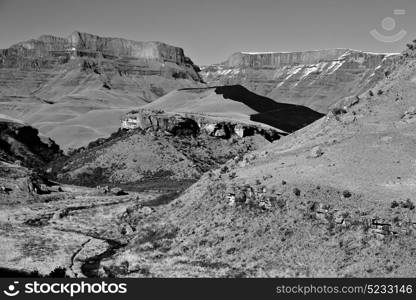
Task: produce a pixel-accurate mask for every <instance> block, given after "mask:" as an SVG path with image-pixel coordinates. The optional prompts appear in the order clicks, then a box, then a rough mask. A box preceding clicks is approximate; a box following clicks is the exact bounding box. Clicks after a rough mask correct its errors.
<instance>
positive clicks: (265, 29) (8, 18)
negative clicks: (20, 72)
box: [0, 0, 416, 65]
mask: <svg viewBox="0 0 416 300" xmlns="http://www.w3.org/2000/svg"><path fill="white" fill-rule="evenodd" d="M395 9H405V10H406V14H405V15H402V14H394V13H393V11H394V10H395ZM383 20H384V21H383ZM392 20H394V21H395V23H394V21H392ZM373 29H377V30H378V33H379V34H380V35H382V37H383V36H386V37H387V38H389V37H393V38H394V37H396V36H395V34H399V33H400V31H403V30H405V31H406V32H407V35H406V36H405V37H404V38H402V39H400V40H398V41H396V42H393V43H386V42H382V41H380V40H379V39H376V38H374V37H373V36H372V35H371V34H370V31H371V30H373ZM75 30H79V31H84V32H89V33H93V34H98V35H102V36H112V37H124V38H127V39H133V40H139V41H153V40H159V41H163V42H166V43H169V44H173V45H176V46H180V47H183V48H184V49H185V53H186V54H187V55H188V56H190V57H191V58H192V59H193V60H194V61H195V62H196V63H197V64H201V65H204V64H210V63H216V62H220V61H223V60H225V59H226V58H227V57H228V56H229V55H230V54H231V53H233V52H236V51H299V50H314V49H329V48H353V49H358V50H366V51H373V52H400V51H401V50H402V49H404V46H405V44H406V43H407V42H409V41H410V40H413V39H416V32H415V31H416V1H415V0H394V1H393V0H136V1H133V0H0V48H7V47H8V46H10V45H12V44H14V43H17V42H19V41H22V40H28V39H31V38H35V37H38V36H40V35H42V34H53V35H58V36H67V35H69V34H70V33H71V32H73V31H75Z"/></svg>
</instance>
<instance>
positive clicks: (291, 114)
mask: <svg viewBox="0 0 416 300" xmlns="http://www.w3.org/2000/svg"><path fill="white" fill-rule="evenodd" d="M206 89H215V93H216V94H219V95H222V96H223V97H224V98H225V99H230V100H233V101H238V102H241V103H243V104H245V105H247V106H248V107H250V108H251V109H253V110H255V111H257V114H253V115H250V120H252V121H255V122H259V123H263V124H267V125H269V126H272V127H275V128H278V129H281V130H284V131H286V132H294V131H296V130H299V129H301V128H303V127H305V126H307V125H309V124H311V123H313V122H314V121H316V120H318V119H320V118H322V117H323V116H324V114H321V113H319V112H317V111H314V110H312V109H310V108H308V107H306V106H302V105H294V104H288V103H279V102H276V101H274V100H272V99H270V98H267V97H264V96H260V95H258V94H256V93H253V92H251V91H249V90H248V89H246V88H245V87H243V86H241V85H228V86H215V87H209V88H197V89H194V88H185V89H181V90H206Z"/></svg>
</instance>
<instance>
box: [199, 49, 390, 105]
mask: <svg viewBox="0 0 416 300" xmlns="http://www.w3.org/2000/svg"><path fill="white" fill-rule="evenodd" d="M397 58H398V55H394V54H378V53H370V52H361V51H356V50H350V49H331V50H317V51H305V52H287V53H277V52H276V53H275V52H238V53H234V54H233V55H231V56H230V58H229V59H228V60H226V61H225V62H223V63H220V64H216V65H212V66H206V67H203V68H202V76H203V78H204V80H205V81H206V82H208V83H211V84H213V85H215V84H241V85H243V86H245V87H246V88H248V89H250V90H252V91H254V92H256V93H258V94H260V95H263V96H267V97H270V98H272V99H274V100H276V101H278V102H286V103H293V104H301V105H306V106H308V107H310V108H312V109H315V110H318V111H320V112H322V113H327V112H328V111H329V110H330V109H331V108H333V107H334V106H337V105H338V103H339V102H340V101H342V100H343V99H344V98H346V97H353V96H359V95H360V94H362V93H364V92H366V91H368V90H369V89H371V88H373V87H374V86H375V85H376V84H377V83H378V82H379V81H380V80H381V79H383V78H385V77H386V76H388V75H389V74H390V73H391V69H392V68H393V67H394V65H395V63H396V62H397Z"/></svg>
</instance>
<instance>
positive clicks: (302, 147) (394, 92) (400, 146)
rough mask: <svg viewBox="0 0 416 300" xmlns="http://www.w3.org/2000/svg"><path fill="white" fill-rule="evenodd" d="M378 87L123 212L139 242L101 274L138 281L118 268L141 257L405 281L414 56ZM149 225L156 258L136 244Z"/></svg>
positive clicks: (177, 265)
mask: <svg viewBox="0 0 416 300" xmlns="http://www.w3.org/2000/svg"><path fill="white" fill-rule="evenodd" d="M375 89H376V90H379V91H380V92H379V93H378V95H373V96H371V95H368V96H367V97H365V98H362V99H361V100H360V101H359V102H358V103H355V104H354V105H351V106H350V107H349V108H347V111H346V112H336V113H335V114H334V113H330V114H328V116H327V117H325V118H322V119H320V120H318V121H316V122H314V123H313V124H311V125H309V126H307V127H305V128H303V129H301V130H299V131H297V132H295V133H294V134H291V135H289V136H287V137H283V138H282V139H280V140H279V142H277V143H272V144H270V145H268V146H266V147H265V148H262V149H261V150H259V151H255V152H253V153H250V154H247V155H245V156H244V158H242V159H236V160H232V161H229V162H228V163H227V164H226V166H224V167H223V168H221V170H216V171H215V172H213V173H211V174H207V175H205V176H203V177H202V178H201V180H199V181H198V182H197V183H195V184H194V185H193V186H192V187H191V188H189V189H188V190H187V191H186V193H185V194H184V195H182V196H181V197H179V198H178V199H177V200H175V201H174V202H172V203H170V204H169V205H168V206H167V207H165V208H162V209H160V210H159V211H158V212H157V214H156V215H153V216H152V217H151V218H140V217H139V216H137V217H135V216H131V217H130V219H129V220H130V222H131V225H132V226H133V225H134V226H137V227H136V228H137V229H138V237H137V239H136V240H135V241H133V242H131V243H130V245H129V247H128V248H126V249H125V250H124V251H123V252H120V253H119V254H118V255H116V256H115V257H112V259H111V261H110V260H107V261H106V262H104V263H103V267H102V270H103V272H106V274H112V275H114V274H124V275H128V276H137V277H140V276H142V275H141V274H139V273H138V272H135V271H134V268H133V267H132V268H129V270H132V271H128V270H127V271H125V272H124V273H123V271H120V270H121V269H120V266H122V265H123V264H124V265H126V264H127V265H130V266H133V265H137V263H138V262H139V261H140V264H141V265H146V266H149V267H148V269H147V271H148V274H150V275H151V276H162V274H165V275H164V276H219V277H236V276H242V277H321V276H323V277H351V276H357V277H414V276H415V274H416V268H415V266H414V264H413V263H412V262H413V261H414V260H415V258H416V257H415V255H416V253H415V251H414V245H415V243H416V235H415V228H416V209H415V202H416V199H415V198H414V195H415V192H416V178H415V176H414V174H415V168H416V164H415V162H416V154H415V151H414V147H415V143H416V135H415V132H416V131H415V126H416V109H415V106H416V101H415V99H416V98H415V95H416V53H415V52H413V51H407V52H405V53H404V54H403V56H401V57H400V58H399V61H398V64H397V67H396V68H395V69H394V70H392V73H391V74H389V76H388V77H387V78H385V79H384V80H382V81H381V82H380V83H379V84H377V86H375ZM161 220H163V221H161ZM146 226H147V227H146ZM149 228H152V229H153V231H152V232H153V235H152V236H153V237H154V239H153V240H151V243H152V245H154V247H155V249H160V250H159V253H161V254H160V255H159V256H157V257H156V256H155V255H154V252H153V251H148V250H147V251H144V250H143V249H145V248H144V243H145V241H148V240H146V239H145V237H146V233H147V234H148V233H149ZM169 232H170V233H172V232H174V234H170V235H169V234H168V233H169ZM157 237H159V239H158V238H157ZM160 245H168V246H160ZM158 247H160V248H158ZM155 251H157V250H155Z"/></svg>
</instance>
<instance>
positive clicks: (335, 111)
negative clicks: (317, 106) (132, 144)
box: [331, 107, 347, 116]
mask: <svg viewBox="0 0 416 300" xmlns="http://www.w3.org/2000/svg"><path fill="white" fill-rule="evenodd" d="M331 112H332V113H333V114H334V115H335V116H338V115H342V114H346V113H347V110H346V109H345V108H341V107H335V108H333V109H331Z"/></svg>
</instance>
